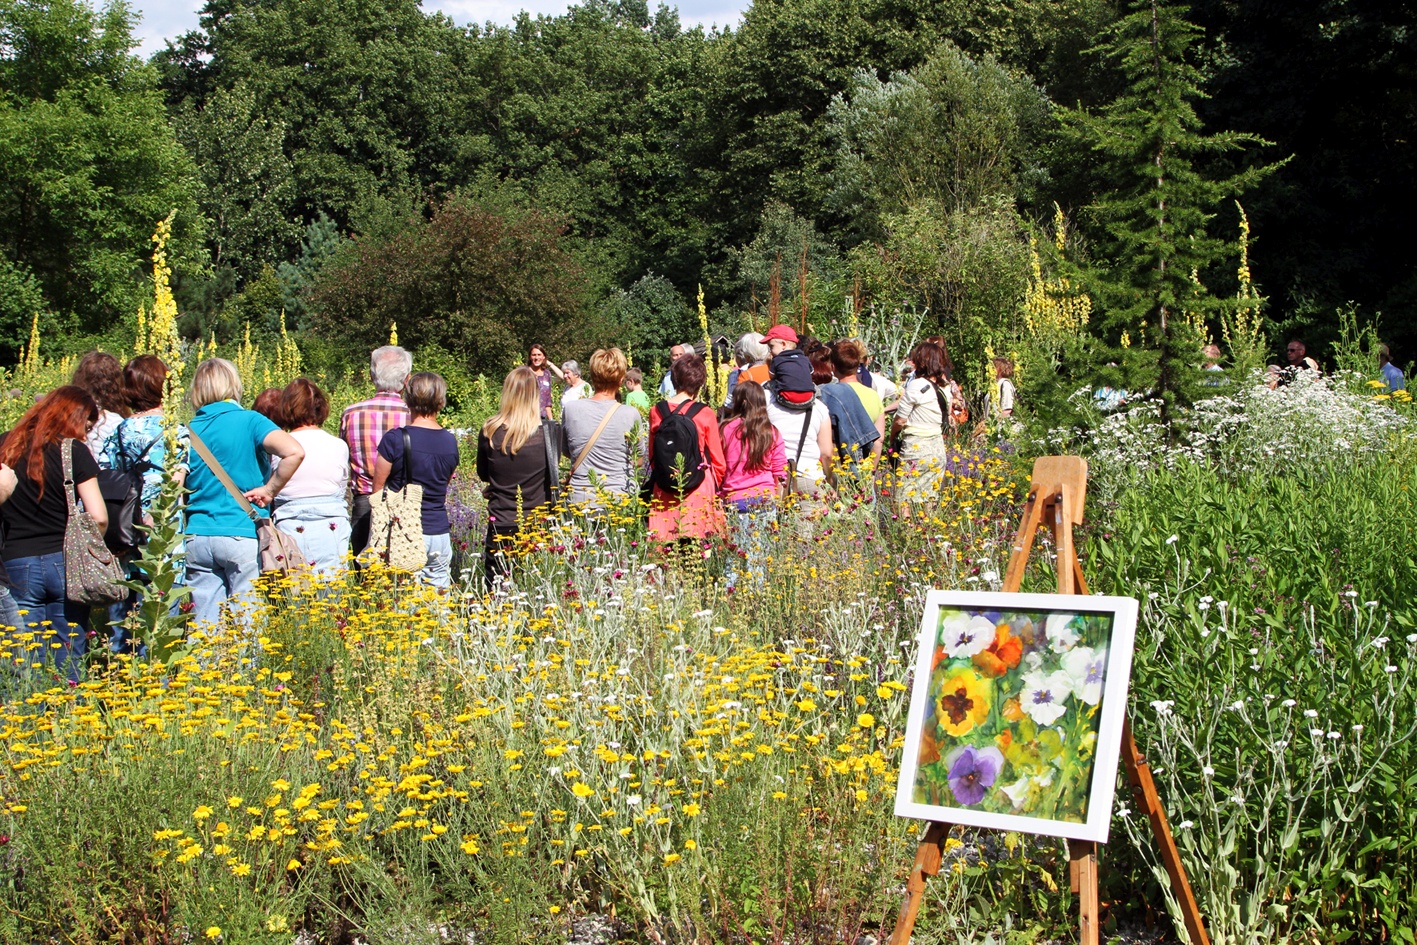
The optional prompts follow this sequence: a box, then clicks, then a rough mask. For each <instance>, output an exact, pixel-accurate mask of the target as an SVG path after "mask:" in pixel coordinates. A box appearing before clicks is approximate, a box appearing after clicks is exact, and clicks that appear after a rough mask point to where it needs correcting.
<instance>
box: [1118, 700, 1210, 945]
mask: <svg viewBox="0 0 1417 945" xmlns="http://www.w3.org/2000/svg"><path fill="white" fill-rule="evenodd" d="M1122 766H1123V767H1124V768H1125V769H1126V771H1127V781H1128V783H1130V784H1131V786H1132V801H1133V803H1135V804H1136V806H1137V807H1139V808H1141V809H1142V810H1144V811H1146V816H1147V818H1148V819H1150V821H1151V832H1152V833H1153V834H1155V835H1156V845H1157V847H1158V848H1159V849H1160V853H1161V865H1162V866H1164V867H1165V868H1166V875H1167V876H1169V877H1170V878H1171V891H1172V892H1173V893H1175V894H1176V903H1177V905H1179V906H1180V908H1181V919H1182V920H1183V921H1184V922H1185V924H1186V934H1187V935H1188V936H1189V937H1190V940H1191V945H1210V935H1209V934H1208V933H1207V932H1206V930H1205V922H1204V921H1202V919H1201V910H1200V906H1199V905H1197V904H1196V896H1195V893H1194V892H1193V891H1192V890H1191V881H1190V879H1189V878H1188V877H1187V876H1186V867H1185V866H1184V865H1182V863H1181V854H1180V852H1179V851H1178V850H1177V849H1176V839H1175V838H1174V837H1173V836H1171V825H1170V823H1168V822H1167V820H1166V811H1165V810H1164V809H1162V807H1161V795H1159V794H1157V793H1156V782H1155V781H1153V780H1152V777H1151V768H1150V767H1149V766H1148V765H1147V763H1146V758H1145V757H1144V756H1143V755H1142V753H1141V751H1140V749H1138V748H1137V742H1136V739H1134V738H1133V737H1132V720H1131V717H1130V716H1127V717H1125V718H1123V720H1122Z"/></svg>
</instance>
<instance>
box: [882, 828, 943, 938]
mask: <svg viewBox="0 0 1417 945" xmlns="http://www.w3.org/2000/svg"><path fill="white" fill-rule="evenodd" d="M949 832H950V825H949V824H941V823H932V824H930V826H929V828H928V829H927V830H926V831H925V836H924V837H923V838H921V840H920V845H919V846H918V847H916V848H915V865H914V866H913V867H912V868H911V870H910V879H909V880H908V881H907V882H906V884H905V889H906V893H907V895H906V897H905V902H903V903H901V906H900V916H899V917H898V918H897V919H896V922H895V931H894V932H892V933H891V937H890V943H889V945H905V943H906V942H909V941H910V933H912V932H913V931H915V917H916V915H917V914H919V912H920V900H921V899H922V898H923V897H924V895H925V880H927V879H929V878H930V877H931V876H934V875H935V874H936V873H938V872H939V871H940V863H941V862H943V860H944V856H945V839H946V837H947V836H948V835H949Z"/></svg>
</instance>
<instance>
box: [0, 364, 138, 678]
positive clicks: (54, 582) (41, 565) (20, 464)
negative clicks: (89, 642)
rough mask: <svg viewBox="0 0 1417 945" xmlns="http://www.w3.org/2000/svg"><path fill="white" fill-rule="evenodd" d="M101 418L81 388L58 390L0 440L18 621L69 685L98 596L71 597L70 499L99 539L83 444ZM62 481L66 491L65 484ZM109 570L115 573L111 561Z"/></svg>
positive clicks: (100, 514)
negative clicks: (7, 478)
mask: <svg viewBox="0 0 1417 945" xmlns="http://www.w3.org/2000/svg"><path fill="white" fill-rule="evenodd" d="M99 418H100V413H99V409H98V404H96V403H95V402H94V399H93V397H92V396H90V395H89V393H88V392H87V391H85V390H83V389H82V388H79V387H73V386H65V387H60V388H56V389H55V390H54V391H52V392H50V393H49V394H47V395H46V396H45V397H44V399H42V400H41V401H40V402H39V403H37V404H35V405H34V406H33V407H31V408H30V409H29V410H28V411H26V412H25V415H24V416H23V417H21V418H20V422H19V423H17V424H16V425H15V428H14V429H13V430H11V431H10V432H9V433H7V434H5V436H4V437H3V439H0V463H3V464H4V465H6V466H10V467H11V468H13V469H14V471H15V476H16V484H15V491H14V493H13V494H12V495H11V496H10V498H9V501H7V502H6V503H5V504H4V505H3V506H0V509H2V510H3V511H0V517H3V521H4V530H5V548H4V551H3V553H0V557H3V559H4V563H5V569H6V571H8V572H9V575H10V580H11V581H12V583H13V586H14V590H13V595H14V599H15V604H16V605H17V607H18V608H19V609H20V610H22V611H28V614H27V615H25V616H24V617H23V620H24V623H25V624H26V625H27V626H29V627H32V628H33V629H34V631H35V633H36V634H37V635H38V637H39V638H40V639H39V643H40V646H39V649H38V651H37V652H36V655H37V656H38V657H39V658H41V659H43V660H44V661H46V662H53V663H54V665H55V666H56V667H57V668H58V669H59V672H61V673H63V674H64V675H65V676H66V677H67V678H68V680H69V681H70V682H71V683H76V682H78V680H79V670H80V668H81V666H82V664H83V657H84V651H85V648H86V646H85V644H86V640H85V630H84V628H85V627H86V626H87V625H88V610H89V607H90V606H91V603H97V601H94V602H91V603H79V602H76V601H75V600H73V599H71V597H70V588H69V586H68V576H67V571H66V567H65V565H66V560H65V554H64V552H65V535H66V531H68V530H70V529H69V518H70V510H71V508H75V502H74V500H75V499H77V500H78V501H80V502H82V503H83V506H84V511H83V512H78V511H77V510H76V511H75V512H74V513H73V514H76V515H86V516H87V517H88V518H89V519H90V520H91V521H92V525H93V526H94V527H96V528H97V529H98V534H99V535H100V536H101V535H102V534H103V529H104V528H105V527H106V526H107V525H108V509H107V507H106V506H105V505H104V504H103V495H102V493H100V492H99V488H98V463H97V462H95V461H94V458H93V454H92V453H90V452H89V448H88V446H87V444H86V443H85V442H84V440H85V437H87V436H88V434H89V432H90V431H91V430H92V429H93V428H94V427H95V426H96V425H97V424H98V422H99ZM61 447H63V449H61ZM65 451H67V452H68V454H69V455H68V456H65V455H64V452H65ZM66 466H68V467H69V470H68V475H67V477H66V470H65V467H66ZM66 478H67V479H68V480H69V481H70V482H72V483H73V486H72V489H70V488H68V487H66V485H65V479H66ZM76 524H78V523H76ZM99 540H100V542H101V540H102V539H101V538H100V539H99ZM114 568H115V574H116V573H117V572H116V561H115V563H114ZM46 623H47V624H48V627H45V626H44V625H45V624H46ZM20 629H21V630H24V629H25V628H23V627H22V628H20ZM55 643H57V644H58V646H57V648H56V647H55V646H53V644H55Z"/></svg>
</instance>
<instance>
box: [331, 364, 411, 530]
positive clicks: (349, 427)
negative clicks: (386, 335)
mask: <svg viewBox="0 0 1417 945" xmlns="http://www.w3.org/2000/svg"><path fill="white" fill-rule="evenodd" d="M412 373H413V355H411V354H409V353H408V352H407V351H405V350H404V349H403V348H400V347H398V346H397V345H385V346H384V347H382V348H378V349H376V350H375V351H374V353H373V354H372V355H370V356H369V378H370V380H372V381H373V382H374V389H375V390H376V391H377V393H375V394H374V396H373V397H370V398H369V399H368V400H361V401H360V402H359V403H357V404H352V405H350V406H349V407H346V408H345V410H344V414H343V415H341V416H340V421H339V435H340V439H342V440H344V441H345V442H346V443H348V444H349V468H350V472H351V475H350V477H349V481H350V485H352V486H353V487H354V511H353V514H351V515H350V528H351V534H350V545H351V546H352V547H353V549H354V553H355V554H356V555H357V554H359V553H360V552H361V551H363V550H364V547H365V546H366V545H368V544H369V494H370V493H371V492H373V491H374V464H375V463H377V462H378V461H379V441H380V440H381V439H383V437H384V434H385V433H387V432H388V431H390V430H396V429H398V428H399V427H402V426H406V425H407V424H408V420H409V413H408V406H407V405H406V404H405V403H404V402H403V396H402V393H401V392H402V391H403V387H404V384H405V383H407V382H408V376H409V375H410V374H412Z"/></svg>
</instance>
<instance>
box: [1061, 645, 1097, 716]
mask: <svg viewBox="0 0 1417 945" xmlns="http://www.w3.org/2000/svg"><path fill="white" fill-rule="evenodd" d="M1061 663H1062V666H1063V672H1065V673H1067V674H1068V676H1069V677H1070V678H1071V679H1072V682H1073V695H1075V696H1077V698H1078V699H1080V700H1081V701H1083V702H1086V703H1087V704H1088V705H1097V703H1099V702H1101V701H1102V680H1103V677H1104V676H1105V674H1106V672H1107V649H1106V648H1105V647H1104V648H1102V649H1100V650H1094V649H1093V648H1092V647H1090V646H1080V647H1077V648H1076V649H1073V650H1069V651H1068V652H1067V653H1064V654H1063V658H1062V660H1061Z"/></svg>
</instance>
